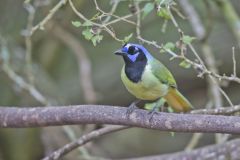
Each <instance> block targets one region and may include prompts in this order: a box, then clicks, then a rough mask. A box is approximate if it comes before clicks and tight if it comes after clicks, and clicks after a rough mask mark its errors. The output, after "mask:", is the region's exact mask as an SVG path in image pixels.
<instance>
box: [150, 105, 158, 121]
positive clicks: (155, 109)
mask: <svg viewBox="0 0 240 160" xmlns="http://www.w3.org/2000/svg"><path fill="white" fill-rule="evenodd" d="M157 109H158V106H157V105H155V106H154V107H153V109H152V110H151V111H149V112H148V114H149V121H152V118H153V115H154V114H158V111H157Z"/></svg>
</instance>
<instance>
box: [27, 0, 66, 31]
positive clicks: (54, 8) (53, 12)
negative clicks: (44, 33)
mask: <svg viewBox="0 0 240 160" xmlns="http://www.w3.org/2000/svg"><path fill="white" fill-rule="evenodd" d="M66 3H67V0H60V1H59V2H58V3H57V4H56V5H55V6H54V7H53V8H52V9H51V10H50V11H49V13H48V15H47V16H46V17H45V18H44V19H43V20H42V21H41V22H39V23H38V24H37V25H35V26H34V27H33V28H32V29H31V32H30V33H29V34H30V35H32V34H33V33H34V32H35V31H36V30H37V29H41V30H44V25H45V24H46V23H47V22H48V21H49V20H50V19H51V18H52V17H53V15H54V14H55V13H56V12H57V11H58V10H59V9H60V8H61V7H62V6H63V5H65V4H66Z"/></svg>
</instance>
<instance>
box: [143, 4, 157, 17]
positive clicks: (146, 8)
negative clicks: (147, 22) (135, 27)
mask: <svg viewBox="0 0 240 160" xmlns="http://www.w3.org/2000/svg"><path fill="white" fill-rule="evenodd" d="M153 9H154V4H153V3H147V4H145V6H144V7H143V15H142V19H144V18H145V17H146V16H147V15H148V14H149V13H150V12H151V11H152V10H153Z"/></svg>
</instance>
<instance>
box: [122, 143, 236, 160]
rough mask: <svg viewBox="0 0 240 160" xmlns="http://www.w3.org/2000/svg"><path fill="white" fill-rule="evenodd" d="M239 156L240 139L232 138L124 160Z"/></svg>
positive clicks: (172, 159) (216, 158)
mask: <svg viewBox="0 0 240 160" xmlns="http://www.w3.org/2000/svg"><path fill="white" fill-rule="evenodd" d="M239 156H240V139H236V140H232V141H229V142H226V143H222V144H218V145H211V146H208V147H203V148H199V149H195V150H193V151H191V152H188V151H183V152H177V153H173V154H164V155H156V156H148V157H140V158H130V159H124V160H179V159H186V160H187V159H189V160H190V159H195V160H203V159H204V160H207V159H209V160H210V159H211V160H219V159H231V160H239Z"/></svg>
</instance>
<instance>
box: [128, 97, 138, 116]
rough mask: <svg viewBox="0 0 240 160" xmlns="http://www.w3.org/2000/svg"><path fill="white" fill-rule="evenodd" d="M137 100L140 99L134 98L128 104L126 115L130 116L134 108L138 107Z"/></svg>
mask: <svg viewBox="0 0 240 160" xmlns="http://www.w3.org/2000/svg"><path fill="white" fill-rule="evenodd" d="M139 102H140V100H136V101H134V102H132V103H131V104H130V106H129V107H128V108H127V116H128V117H129V116H130V114H131V113H132V112H133V111H134V110H135V109H137V108H138V107H137V103H139Z"/></svg>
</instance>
